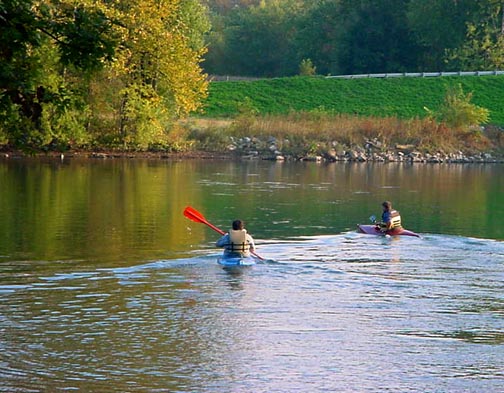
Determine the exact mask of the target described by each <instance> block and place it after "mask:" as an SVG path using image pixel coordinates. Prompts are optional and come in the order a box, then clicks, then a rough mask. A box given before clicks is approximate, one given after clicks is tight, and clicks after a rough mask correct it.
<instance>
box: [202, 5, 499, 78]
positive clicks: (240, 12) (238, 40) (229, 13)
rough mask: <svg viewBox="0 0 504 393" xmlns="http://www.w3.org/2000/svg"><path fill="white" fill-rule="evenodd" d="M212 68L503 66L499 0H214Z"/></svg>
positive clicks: (287, 71)
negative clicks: (306, 61)
mask: <svg viewBox="0 0 504 393" xmlns="http://www.w3.org/2000/svg"><path fill="white" fill-rule="evenodd" d="M211 3H212V4H211V7H212V9H213V10H214V14H213V16H212V19H213V21H214V23H213V28H212V31H211V33H210V34H209V36H208V44H209V53H208V56H207V61H206V62H205V69H206V70H207V71H208V72H209V73H216V74H231V75H250V76H286V75H295V74H296V73H297V71H298V70H297V69H296V68H295V67H293V65H295V64H299V63H300V62H301V60H302V59H307V58H309V59H312V61H313V64H314V66H316V67H317V71H318V72H319V73H320V74H346V73H348V74H355V73H381V72H403V71H409V72H415V71H445V70H464V69H469V68H472V69H474V68H481V67H482V68H490V69H496V68H499V67H501V63H502V61H503V60H502V58H503V55H502V38H501V37H502V31H503V29H504V28H503V26H504V23H503V21H504V14H503V11H502V8H503V5H502V4H503V1H502V0H481V1H474V0H358V1H355V0H310V1H308V0H297V1H296V0H283V1H280V0H262V1H260V2H255V3H253V4H250V2H240V1H233V0H227V1H225V0H221V1H217V0H215V1H213V2H211Z"/></svg>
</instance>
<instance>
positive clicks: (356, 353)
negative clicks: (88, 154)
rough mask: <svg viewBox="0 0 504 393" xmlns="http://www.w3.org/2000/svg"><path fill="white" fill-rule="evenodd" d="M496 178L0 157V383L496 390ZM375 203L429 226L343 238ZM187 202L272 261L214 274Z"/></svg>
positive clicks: (463, 172) (500, 265) (55, 387)
mask: <svg viewBox="0 0 504 393" xmlns="http://www.w3.org/2000/svg"><path fill="white" fill-rule="evenodd" d="M503 175H504V167H501V166H484V165H480V166H463V165H454V166H443V165H442V166H439V165H435V166H430V165H418V166H408V165H346V164H337V165H317V164H313V163H311V164H302V163H295V164H290V163H269V162H247V163H229V162H214V161H183V162H166V161H164V162H160V161H107V162H91V163H90V162H86V161H84V162H78V161H74V162H70V163H67V162H63V163H59V162H58V163H55V162H41V161H4V162H0V222H1V223H2V227H1V228H0V296H2V302H1V303H0V332H1V334H0V381H1V383H0V391H2V392H3V391H5V392H38V391H40V392H46V391H62V390H81V391H100V392H101V391H107V392H112V391H117V392H126V391H130V392H136V391H165V392H221V391H229V392H294V391H299V392H317V391H342V392H345V391H348V392H355V391H385V390H388V391H398V392H408V391H411V392H425V391H443V392H446V391H450V392H480V391H485V392H498V391H501V389H502V383H503V381H504V371H503V370H504V360H503V359H504V334H503V330H502V327H503V325H502V321H503V316H504V297H503V294H502V282H503V281H504V243H502V241H501V240H503V239H504V231H503V230H502V228H501V225H500V224H501V223H502V221H503V219H504V210H503V203H502V202H503V200H502V198H503V195H504V180H503V179H504V177H503ZM383 199H392V200H393V201H394V203H395V205H396V206H397V208H398V209H400V210H401V211H402V213H403V214H402V215H403V218H404V221H405V225H406V226H407V227H408V228H409V229H412V230H414V231H416V232H420V233H422V238H420V239H416V238H392V239H386V238H378V237H372V236H367V235H360V234H357V233H355V232H354V231H353V228H354V227H355V224H356V223H358V222H365V221H367V217H368V216H369V215H370V214H372V213H375V214H377V213H379V204H380V202H381V201H382V200H383ZM186 205H192V206H194V207H196V208H197V209H199V210H201V211H202V212H204V213H205V215H206V216H207V218H208V219H209V220H210V221H211V222H212V223H214V224H216V225H217V226H219V227H222V228H224V229H226V228H227V226H228V225H229V221H230V220H231V219H233V218H235V217H242V218H244V219H245V220H246V221H247V223H248V227H249V229H250V231H251V232H252V234H253V235H254V236H255V238H256V241H257V243H258V246H259V251H260V253H261V254H262V255H264V256H265V257H267V258H268V259H270V260H269V261H267V262H264V263H260V264H258V265H256V266H253V267H250V268H245V269H241V270H231V271H226V270H223V269H222V268H220V267H219V266H218V265H217V264H216V256H217V252H216V251H215V250H214V249H213V247H212V243H213V241H215V239H216V236H217V235H216V234H215V232H212V231H211V230H210V229H208V228H206V227H205V226H203V225H201V224H196V223H193V222H191V221H188V220H187V219H186V218H184V217H183V215H182V210H183V208H184V207H185V206H186Z"/></svg>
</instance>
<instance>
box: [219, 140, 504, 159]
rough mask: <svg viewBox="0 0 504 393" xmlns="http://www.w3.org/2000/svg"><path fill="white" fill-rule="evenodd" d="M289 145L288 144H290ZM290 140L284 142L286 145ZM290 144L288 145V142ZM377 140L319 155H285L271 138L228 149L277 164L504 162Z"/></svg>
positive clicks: (480, 154) (237, 142)
mask: <svg viewBox="0 0 504 393" xmlns="http://www.w3.org/2000/svg"><path fill="white" fill-rule="evenodd" d="M287 142H288V141H287ZM284 144H286V141H282V145H284ZM287 145H288V143H287ZM382 146H383V144H382V143H380V142H379V141H377V140H372V141H366V143H365V144H364V145H363V146H352V147H348V146H344V145H341V144H339V143H337V142H332V143H331V147H329V148H320V146H318V149H317V150H318V151H317V152H316V153H305V154H290V153H288V152H283V151H282V150H283V149H282V147H280V143H278V141H277V140H276V139H275V138H273V137H270V138H268V140H266V141H261V140H260V139H258V138H255V137H254V138H250V137H243V138H239V139H234V138H231V143H230V145H229V146H228V150H229V151H231V152H233V153H234V154H235V156H239V157H241V158H242V159H262V160H273V161H313V162H361V163H364V162H398V163H401V162H405V163H431V164H443V163H449V164H450V163H451V164H471V163H478V164H496V163H504V156H502V155H496V154H495V153H492V152H477V153H473V154H468V153H464V152H462V151H457V152H452V153H445V152H436V153H422V152H420V151H418V150H416V149H415V146H413V145H396V146H394V148H393V149H390V148H389V149H385V148H383V147H382Z"/></svg>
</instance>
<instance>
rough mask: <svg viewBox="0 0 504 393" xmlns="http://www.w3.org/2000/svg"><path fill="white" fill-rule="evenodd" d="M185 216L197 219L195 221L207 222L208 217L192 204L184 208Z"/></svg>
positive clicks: (193, 219)
mask: <svg viewBox="0 0 504 393" xmlns="http://www.w3.org/2000/svg"><path fill="white" fill-rule="evenodd" d="M184 216H186V217H187V218H188V219H189V220H192V221H195V222H202V223H205V222H206V218H205V217H203V214H201V213H200V212H199V211H197V210H196V209H194V208H192V207H191V206H187V207H186V208H185V209H184Z"/></svg>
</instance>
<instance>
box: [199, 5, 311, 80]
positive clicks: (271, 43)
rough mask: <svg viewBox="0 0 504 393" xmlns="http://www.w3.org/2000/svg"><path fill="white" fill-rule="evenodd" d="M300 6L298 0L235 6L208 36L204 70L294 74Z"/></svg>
mask: <svg viewBox="0 0 504 393" xmlns="http://www.w3.org/2000/svg"><path fill="white" fill-rule="evenodd" d="M302 5H303V4H302V2H301V1H300V0H284V1H280V0H271V1H264V0H263V1H262V2H261V3H260V4H259V5H258V6H250V7H249V8H237V9H235V10H234V11H233V12H231V13H230V14H229V15H228V16H227V17H226V18H225V21H224V24H221V25H220V26H222V27H223V29H222V31H221V32H219V31H215V29H214V32H213V34H212V35H211V38H212V41H211V42H210V49H209V56H208V58H207V62H206V64H205V68H206V70H207V71H208V72H210V73H215V72H219V73H222V72H224V73H227V74H232V75H248V76H270V77H271V76H283V75H295V74H296V73H297V72H298V64H299V61H301V58H299V57H298V56H297V54H296V48H295V45H294V38H295V36H296V23H295V21H296V19H297V17H298V16H297V15H298V14H299V13H302ZM221 20H222V19H221ZM218 26H219V24H218V25H217V27H218ZM214 50H216V51H218V55H215V54H214Z"/></svg>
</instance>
